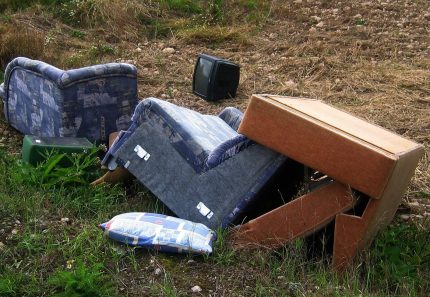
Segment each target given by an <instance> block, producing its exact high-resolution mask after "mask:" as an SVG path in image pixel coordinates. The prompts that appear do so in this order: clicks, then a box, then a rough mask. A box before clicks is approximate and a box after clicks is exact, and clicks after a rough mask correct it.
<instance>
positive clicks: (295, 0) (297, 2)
mask: <svg viewBox="0 0 430 297" xmlns="http://www.w3.org/2000/svg"><path fill="white" fill-rule="evenodd" d="M302 2H303V0H294V3H296V4H300V3H302Z"/></svg>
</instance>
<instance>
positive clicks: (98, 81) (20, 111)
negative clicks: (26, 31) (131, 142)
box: [0, 57, 138, 142]
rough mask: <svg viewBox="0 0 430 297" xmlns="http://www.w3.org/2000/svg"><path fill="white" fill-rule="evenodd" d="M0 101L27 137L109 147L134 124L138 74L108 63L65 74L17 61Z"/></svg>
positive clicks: (0, 92)
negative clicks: (83, 141)
mask: <svg viewBox="0 0 430 297" xmlns="http://www.w3.org/2000/svg"><path fill="white" fill-rule="evenodd" d="M0 97H1V98H2V100H3V108H4V114H5V118H6V120H7V121H8V122H9V124H10V125H11V126H12V127H14V128H15V129H17V130H18V131H20V132H21V133H23V134H31V135H37V136H44V137H53V136H55V137H87V138H88V139H89V140H90V141H96V142H105V141H107V139H108V136H109V134H110V133H112V132H115V131H119V130H121V129H127V128H128V127H129V125H130V119H131V115H132V113H133V110H134V108H135V106H136V105H137V102H138V99H137V70H136V67H134V66H133V65H130V64H124V63H110V64H104V65H96V66H90V67H85V68H80V69H74V70H68V71H63V70H61V69H58V68H55V67H53V66H51V65H49V64H46V63H44V62H41V61H37V60H30V59H27V58H23V57H19V58H15V59H14V60H12V61H11V62H10V63H9V64H8V66H7V67H6V71H5V81H4V83H3V84H1V85H0Z"/></svg>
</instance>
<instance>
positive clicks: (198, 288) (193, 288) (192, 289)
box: [191, 286, 202, 293]
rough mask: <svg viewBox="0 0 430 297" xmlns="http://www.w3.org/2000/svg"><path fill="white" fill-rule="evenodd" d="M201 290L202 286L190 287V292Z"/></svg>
mask: <svg viewBox="0 0 430 297" xmlns="http://www.w3.org/2000/svg"><path fill="white" fill-rule="evenodd" d="M201 291H202V288H200V286H194V287H192V288H191V292H193V293H199V292H201Z"/></svg>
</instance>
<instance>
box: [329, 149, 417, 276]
mask: <svg viewBox="0 0 430 297" xmlns="http://www.w3.org/2000/svg"><path fill="white" fill-rule="evenodd" d="M422 155H423V150H422V149H417V150H414V151H411V152H408V153H406V154H404V155H401V156H399V161H398V162H397V164H396V167H395V169H394V172H393V174H392V177H391V179H390V180H389V182H388V185H387V188H386V190H385V192H384V193H383V196H382V197H381V199H378V200H377V199H370V201H369V203H368V205H367V207H366V209H365V211H364V213H363V216H362V217H357V216H351V215H345V214H339V215H337V216H336V223H335V235H334V247H333V263H332V266H333V268H334V269H336V270H342V269H344V268H345V267H346V266H347V265H348V264H349V263H350V262H351V261H352V259H353V258H354V256H355V255H356V253H357V252H359V251H360V250H363V249H365V248H367V247H368V246H369V245H370V244H371V242H372V240H373V238H374V237H375V235H376V234H377V232H378V231H379V230H381V229H382V228H383V227H385V226H387V225H388V224H389V223H390V222H391V220H392V219H393V217H394V215H395V214H396V211H397V208H398V206H399V204H400V202H401V200H402V196H403V194H404V192H405V191H406V188H407V185H408V183H409V181H410V179H411V178H412V176H413V174H414V171H415V168H416V166H417V164H418V161H419V160H420V158H421V157H422Z"/></svg>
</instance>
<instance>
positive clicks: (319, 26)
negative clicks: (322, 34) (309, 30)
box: [315, 22, 324, 28]
mask: <svg viewBox="0 0 430 297" xmlns="http://www.w3.org/2000/svg"><path fill="white" fill-rule="evenodd" d="M315 27H317V28H322V27H324V22H319V23H318V24H316V25H315Z"/></svg>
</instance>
